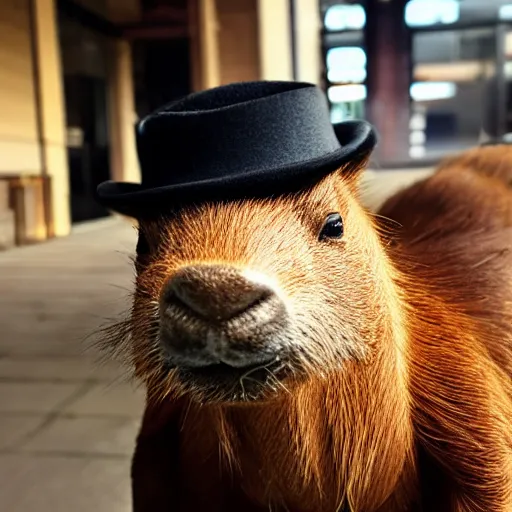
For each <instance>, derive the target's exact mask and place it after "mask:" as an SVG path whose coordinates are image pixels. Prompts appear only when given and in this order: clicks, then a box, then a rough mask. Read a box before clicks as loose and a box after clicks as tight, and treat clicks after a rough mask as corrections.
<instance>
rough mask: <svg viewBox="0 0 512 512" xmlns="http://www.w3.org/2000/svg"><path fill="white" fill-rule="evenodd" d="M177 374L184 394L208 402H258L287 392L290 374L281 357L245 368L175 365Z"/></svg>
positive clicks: (224, 364)
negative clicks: (286, 382) (189, 393)
mask: <svg viewBox="0 0 512 512" xmlns="http://www.w3.org/2000/svg"><path fill="white" fill-rule="evenodd" d="M174 371H175V372H176V374H177V377H178V379H179V381H180V384H181V386H182V387H183V388H184V391H186V392H191V393H192V395H199V396H200V397H201V400H202V401H206V402H242V401H256V400H261V399H263V398H265V397H269V396H271V395H274V394H275V393H276V392H278V391H280V390H281V391H283V390H284V389H286V387H285V384H284V382H283V381H285V380H286V377H287V376H288V375H289V373H290V369H289V368H288V366H287V365H286V364H285V363H283V361H281V360H280V359H279V358H274V359H273V360H271V361H268V362H265V363H263V362H262V363H259V364H253V365H250V366H245V367H235V366H232V365H230V364H227V363H223V362H221V363H216V364H210V365H206V366H201V367H186V366H176V367H175V368H174Z"/></svg>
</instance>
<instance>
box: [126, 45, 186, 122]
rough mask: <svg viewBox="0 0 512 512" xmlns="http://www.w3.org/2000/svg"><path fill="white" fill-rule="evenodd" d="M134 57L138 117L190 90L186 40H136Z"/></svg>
mask: <svg viewBox="0 0 512 512" xmlns="http://www.w3.org/2000/svg"><path fill="white" fill-rule="evenodd" d="M134 54H135V60H136V62H135V65H136V70H137V71H136V108H137V114H138V115H139V117H143V116H145V115H147V114H148V113H150V112H151V111H153V110H155V109H157V108H158V107H160V106H162V105H164V104H166V103H169V102H171V101H174V100H176V99H179V98H181V97H183V96H186V95H187V94H189V93H190V92H191V91H192V84H191V69H190V42H189V40H188V39H186V38H179V39H169V40H154V41H138V42H136V43H135V47H134Z"/></svg>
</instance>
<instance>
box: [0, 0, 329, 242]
mask: <svg viewBox="0 0 512 512" xmlns="http://www.w3.org/2000/svg"><path fill="white" fill-rule="evenodd" d="M290 5H291V4H290V2H289V0H2V2H0V63H1V69H2V80H0V112H1V114H0V247H3V248H5V247H9V246H11V245H13V243H17V244H26V243H33V242H38V241H42V240H46V239H49V238H52V237H56V236H65V235H67V234H68V233H69V232H70V230H71V228H72V226H73V224H75V223H78V222H83V221H87V220H91V219H95V218H99V217H103V216H106V215H108V212H107V211H104V210H103V209H102V208H101V207H99V206H98V205H97V204H96V202H95V200H94V191H95V189H96V186H97V184H98V183H99V182H101V181H103V180H106V179H115V180H125V181H139V180H140V172H139V168H138V162H137V156H136V153H135V140H134V124H135V122H136V121H137V119H139V118H140V117H141V116H143V115H145V114H147V113H148V112H149V111H151V110H152V109H154V108H155V107H156V106H158V105H160V104H162V103H164V102H167V101H171V100H172V99H175V98H177V97H180V96H182V95H184V94H187V93H189V92H192V91H194V90H200V89H204V88H208V87H213V86H216V85H220V84H223V83H229V82H233V81H239V80H255V79H260V78H262V79H288V80H291V79H294V78H299V79H306V80H309V81H313V82H315V81H316V82H317V81H318V80H319V77H320V61H321V55H320V11H319V7H318V0H304V1H303V2H302V4H301V9H300V11H294V10H293V9H291V8H290ZM292 19H293V23H292ZM292 25H293V26H294V27H295V28H294V31H293V37H292V30H291V27H292ZM292 44H293V45H294V51H295V54H292V52H291V46H292ZM297 56H298V57H297Z"/></svg>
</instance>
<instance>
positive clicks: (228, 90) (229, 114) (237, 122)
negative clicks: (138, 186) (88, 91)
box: [137, 81, 340, 187]
mask: <svg viewBox="0 0 512 512" xmlns="http://www.w3.org/2000/svg"><path fill="white" fill-rule="evenodd" d="M339 149H340V144H339V141H338V139H337V137H336V134H335V132H334V130H333V127H332V125H331V123H330V118H329V110H328V105H327V101H326V98H325V95H324V94H323V92H322V91H321V90H320V89H319V88H318V87H316V86H314V85H313V84H308V83H301V82H266V81H263V82H245V83H238V84H231V85H227V86H221V87H217V88H215V89H210V90H207V91H203V92H199V93H194V94H191V95H189V96H187V97H185V98H184V99H181V100H178V101H176V102H173V103H171V104H169V105H166V106H164V107H162V108H161V109H159V110H157V111H156V112H154V113H152V114H150V115H149V116H147V117H146V118H145V119H143V120H142V121H141V122H140V123H139V124H138V126H137V150H138V155H139V161H140V166H141V169H142V184H143V186H144V187H158V186H166V185H174V184H178V183H182V182H184V181H188V182H190V181H196V182H197V181H199V182H201V181H208V180H211V179H219V178H223V177H229V176H230V175H234V174H240V173H251V172H256V171H261V170H262V169H267V170H269V171H270V170H272V169H276V170H277V169H282V168H286V167H290V166H293V165H298V164H302V163H304V162H313V161H315V160H316V159H321V158H323V157H325V155H326V154H329V153H333V152H336V151H338V150H339Z"/></svg>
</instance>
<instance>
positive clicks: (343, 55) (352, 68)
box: [327, 46, 366, 83]
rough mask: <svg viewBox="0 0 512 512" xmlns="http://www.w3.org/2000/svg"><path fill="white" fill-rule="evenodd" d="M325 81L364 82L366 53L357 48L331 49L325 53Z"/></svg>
mask: <svg viewBox="0 0 512 512" xmlns="http://www.w3.org/2000/svg"><path fill="white" fill-rule="evenodd" d="M327 79H328V80H329V82H331V83H360V82H364V81H365V80H366V53H365V51H364V50H363V49H362V48H359V47H357V46H345V47H339V48H331V49H330V50H328V52H327Z"/></svg>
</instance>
